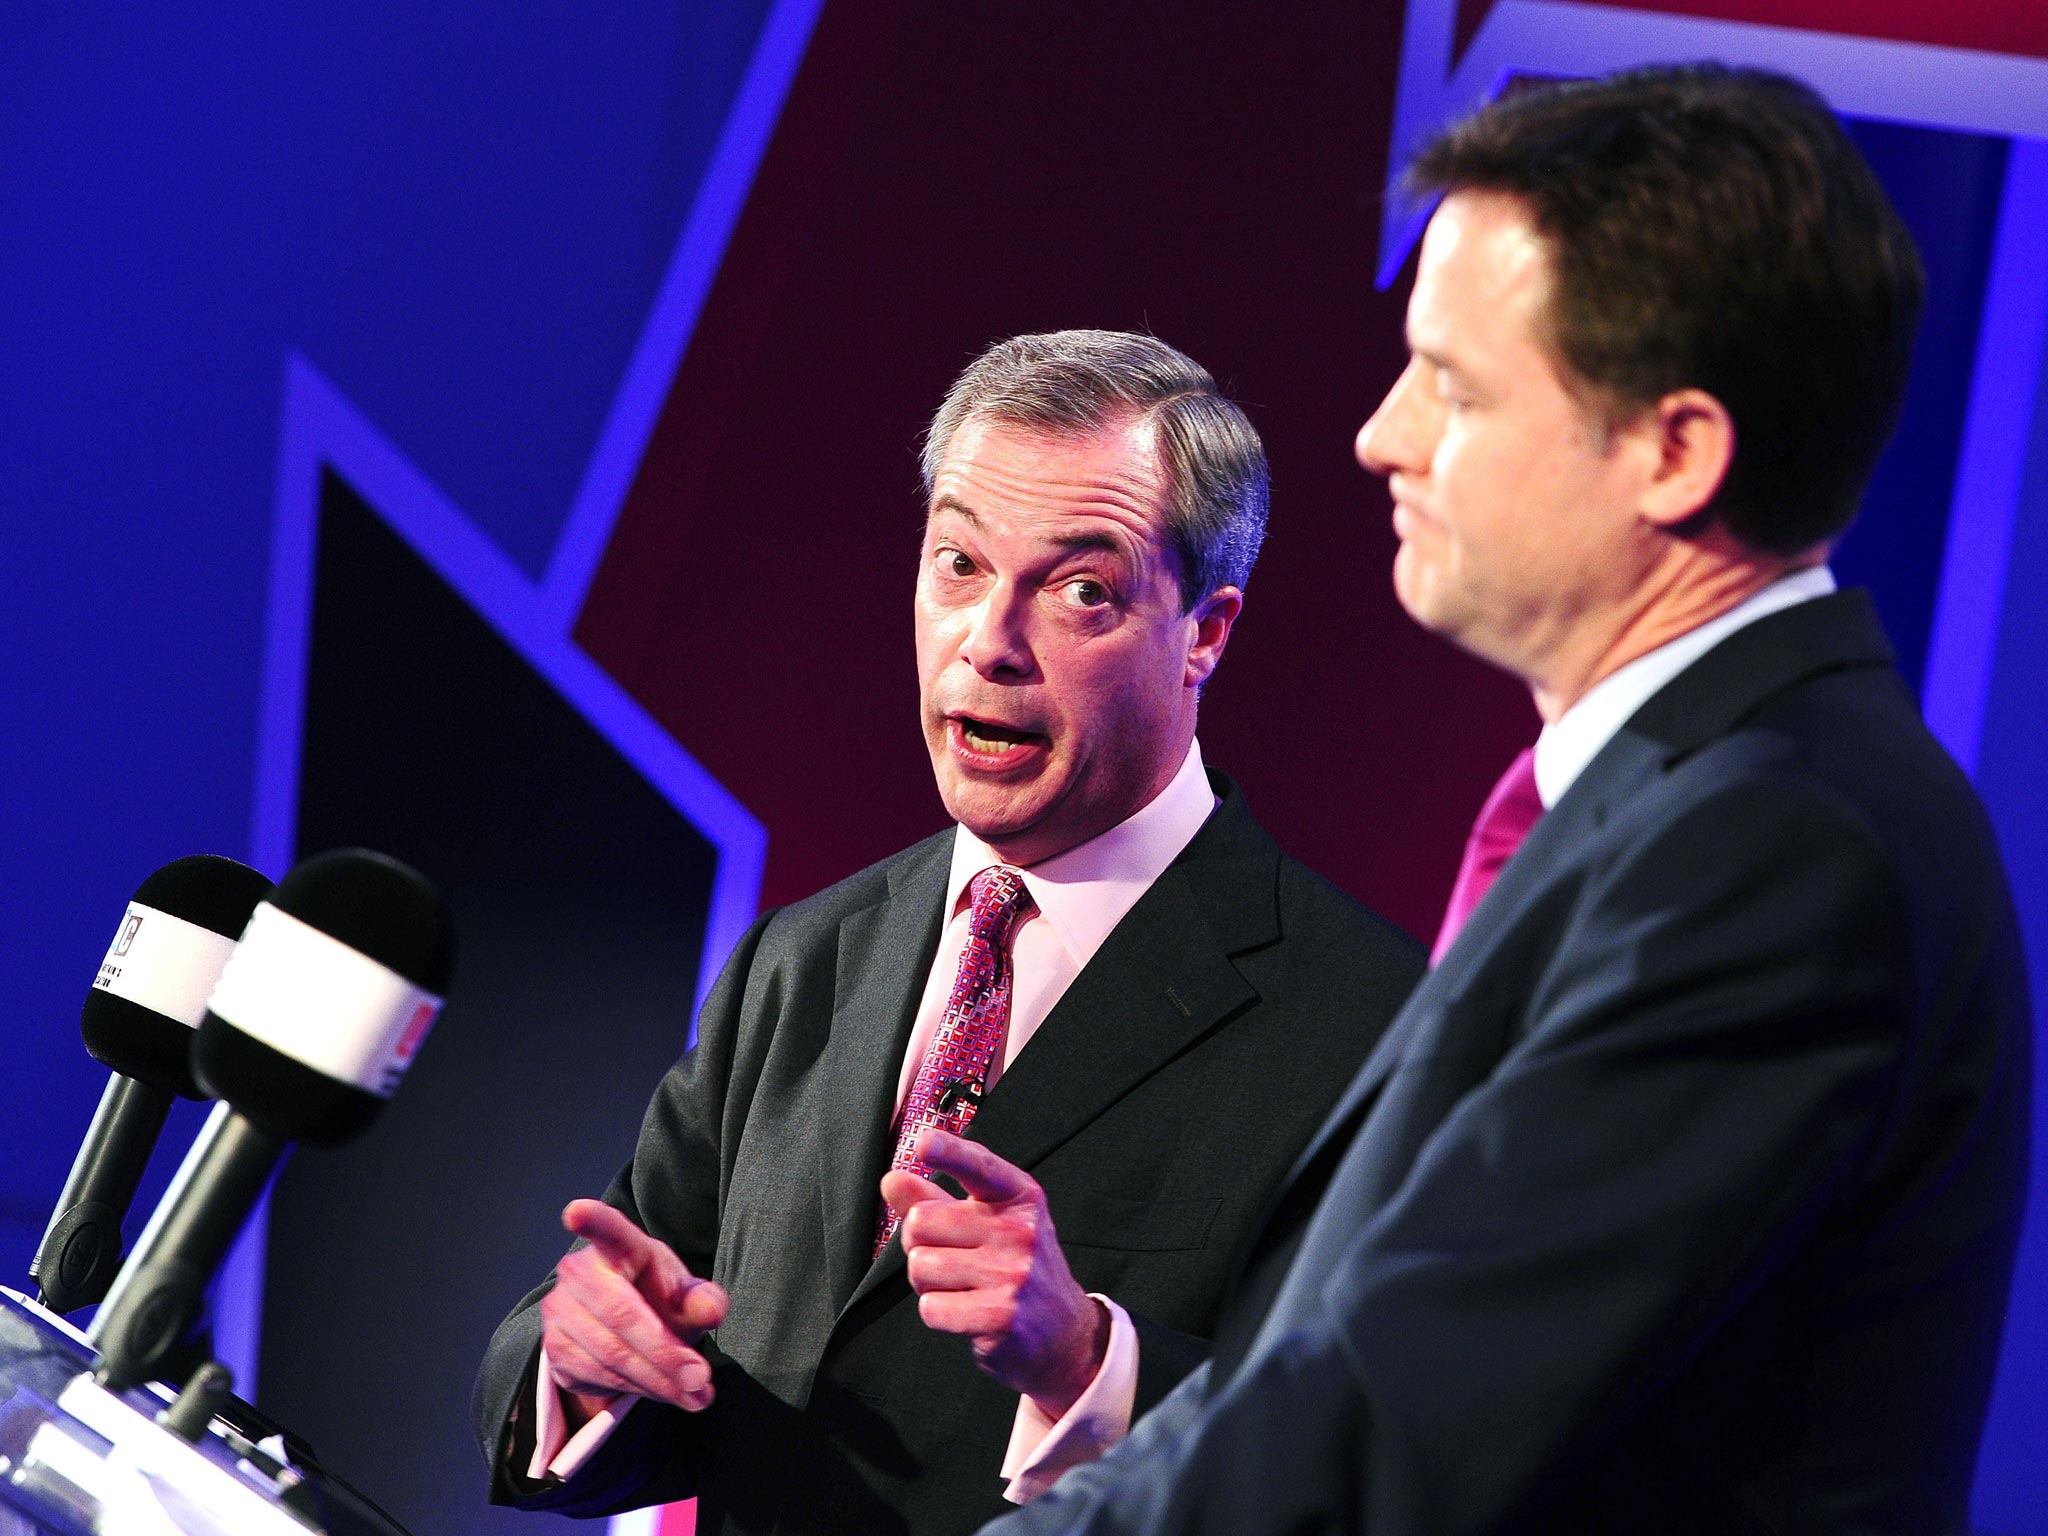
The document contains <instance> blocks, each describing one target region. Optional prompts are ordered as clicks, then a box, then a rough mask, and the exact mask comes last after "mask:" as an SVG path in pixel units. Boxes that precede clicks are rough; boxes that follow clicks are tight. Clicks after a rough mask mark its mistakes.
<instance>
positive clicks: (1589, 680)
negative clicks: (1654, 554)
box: [1525, 527, 1827, 725]
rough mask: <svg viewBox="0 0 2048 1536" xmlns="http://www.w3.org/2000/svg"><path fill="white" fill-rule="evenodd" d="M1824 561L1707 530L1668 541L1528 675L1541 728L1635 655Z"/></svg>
mask: <svg viewBox="0 0 2048 1536" xmlns="http://www.w3.org/2000/svg"><path fill="white" fill-rule="evenodd" d="M1826 557H1827V549H1826V548H1825V546H1822V547H1819V548H1815V549H1811V550H1805V551H1801V552H1800V553H1798V554H1793V555H1768V554H1764V553H1761V552H1760V551H1757V550H1753V549H1750V548H1748V547H1747V546H1745V545H1743V544H1741V543H1740V542H1738V541H1737V540H1736V539H1734V538H1733V537H1732V536H1731V535H1729V534H1728V533H1727V532H1726V531H1725V530H1723V529H1721V528H1719V527H1713V528H1709V529H1708V530H1706V531H1705V532H1704V533H1702V534H1700V535H1698V536H1697V537H1695V538H1693V539H1689V540H1680V539H1676V538H1674V539H1672V540H1671V542H1670V544H1669V546H1668V547H1667V549H1666V551H1665V553H1664V556H1663V558H1661V559H1659V560H1658V561H1657V562H1656V563H1655V564H1654V565H1653V566H1652V567H1651V568H1650V570H1649V571H1648V573H1646V575H1645V577H1644V579H1643V580H1641V581H1639V582H1638V583H1636V585H1635V587H1634V588H1633V589H1632V590H1631V592H1630V593H1629V594H1628V597H1627V598H1626V600H1625V601H1623V602H1622V603H1619V604H1617V605H1615V607H1614V608H1613V609H1612V610H1611V611H1610V612H1609V614H1608V615H1607V621H1606V622H1605V623H1601V624H1583V625H1580V626H1578V627H1577V628H1576V629H1575V631H1574V632H1573V636H1572V638H1573V639H1574V640H1575V641H1577V642H1578V643H1577V644H1574V645H1570V646H1567V647H1561V648H1560V650H1559V652H1558V654H1557V655H1556V656H1555V657H1554V658H1552V660H1551V662H1550V664H1549V665H1547V666H1546V667H1545V668H1544V669H1543V672H1542V675H1541V676H1528V677H1526V678H1525V680H1526V681H1527V682H1528V684H1529V692H1530V694H1531V695H1532V696H1533V697H1534V698H1535V701H1536V712H1537V713H1538V714H1539V715H1541V716H1542V717H1543V721H1544V723H1545V724H1546V725H1551V724H1555V723H1556V722H1557V721H1558V720H1559V719H1560V718H1562V717H1563V715H1564V713H1565V711H1566V710H1568V709H1570V708H1571V707H1572V706H1573V705H1574V704H1576V703H1578V701H1579V700H1580V699H1583V698H1584V697H1585V696H1586V695H1587V694H1588V693H1589V692H1590V691H1591V690H1592V689H1593V686H1594V685H1595V684H1596V683H1598V682H1600V681H1601V679H1603V678H1606V677H1609V676H1611V675H1613V674H1614V673H1616V672H1618V671H1620V670H1621V669H1622V668H1623V667H1625V666H1627V665H1628V664H1629V663H1630V662H1632V661H1634V660H1635V659H1636V658H1637V657H1639V656H1647V655H1648V654H1649V653H1650V652H1651V651H1654V650H1656V649H1657V648H1658V647H1659V646H1662V645H1667V644H1669V643H1670V642H1671V641H1673V640H1676V639H1677V638H1678V637H1679V636H1680V635H1683V634H1688V633H1690V632H1691V631H1692V630H1695V629H1698V628H1699V627H1700V626H1701V625H1702V624H1705V623H1707V622H1708V621H1709V620H1712V619H1716V618H1719V617H1720V616H1721V615H1722V614H1724V613H1726V612H1728V610H1729V609H1731V608H1735V607H1738V606H1740V605H1741V604H1743V603H1745V602H1747V601H1748V600H1749V599H1750V598H1752V597H1754V596H1755V595H1756V594H1757V593H1759V592H1761V591H1762V590H1763V589H1764V588H1765V587H1768V586H1769V585H1770V584H1771V583H1772V582H1774V581H1776V580H1778V579H1779V578H1780V577H1782V576H1785V575H1788V574H1790V573H1791V572H1793V571H1796V570H1800V569H1802V568H1804V567H1806V566H1810V565H1817V564H1818V563H1819V562H1820V561H1822V560H1824V559H1825V558H1826Z"/></svg>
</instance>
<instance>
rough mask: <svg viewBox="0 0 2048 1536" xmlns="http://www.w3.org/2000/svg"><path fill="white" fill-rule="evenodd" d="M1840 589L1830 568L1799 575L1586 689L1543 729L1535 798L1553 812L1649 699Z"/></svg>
mask: <svg viewBox="0 0 2048 1536" xmlns="http://www.w3.org/2000/svg"><path fill="white" fill-rule="evenodd" d="M1834 590H1835V577H1834V573H1833V572H1832V571H1830V570H1829V569H1828V568H1827V567H1826V566H1825V565H1810V566H1807V567H1806V568H1805V569H1803V570H1797V571H1793V572H1792V573H1791V574H1790V575H1786V576H1780V577H1779V578H1778V579H1777V580H1776V581H1774V582H1772V583H1771V584H1770V585H1769V586H1767V587H1765V588H1764V589H1763V590H1762V591H1759V592H1753V593H1751V594H1750V595H1749V597H1747V598H1745V599H1744V600H1743V601H1742V602H1739V603H1737V604H1736V605H1735V606H1734V607H1733V608H1730V609H1729V610H1728V611H1727V612H1726V613H1723V614H1717V615H1715V616H1714V617H1713V618H1711V619H1709V620H1707V622H1706V623H1704V624H1702V625H1700V627H1699V628H1698V629H1689V630H1687V631H1686V632H1685V633H1684V634H1682V635H1680V636H1679V637H1678V638H1677V639H1676V640H1667V641H1666V642H1665V643H1664V644H1662V645H1660V646H1658V647H1657V649H1655V650H1654V651H1645V652H1644V653H1643V654H1642V655H1640V656H1638V657H1637V658H1636V659H1635V660H1634V661H1632V662H1630V663H1629V664H1628V665H1627V666H1625V667H1620V668H1617V669H1616V670H1615V671H1613V672H1610V673H1609V674H1608V675H1607V676H1605V677H1603V678H1601V679H1600V681H1599V682H1597V683H1595V684H1594V685H1593V686H1592V687H1591V688H1589V689H1587V690H1586V696H1585V697H1584V698H1582V699H1580V700H1579V701H1578V703H1576V704H1574V705H1573V706H1572V707H1571V708H1570V709H1568V710H1566V711H1565V712H1564V713H1563V714H1562V715H1561V716H1559V717H1558V719H1557V720H1556V721H1555V722H1554V723H1552V724H1550V725H1546V726H1545V727H1543V733H1542V734H1541V735H1540V736H1538V737H1537V738H1536V793H1537V794H1538V795H1540V796H1542V798H1543V808H1544V809H1545V810H1546V811H1547V810H1549V809H1550V808H1551V807H1552V806H1553V805H1555V804H1557V802H1558V801H1560V800H1562V799H1563V798H1564V793H1565V791H1566V790H1568V789H1570V788H1571V787H1572V784H1573V783H1574V782H1575V781H1576V780H1577V779H1578V776H1579V775H1580V774H1581V773H1583V772H1584V771H1585V768H1586V765H1587V764H1588V763H1590V762H1592V761H1593V759H1594V758H1596V757H1598V756H1599V755H1600V749H1601V748H1602V747H1604V746H1606V745H1607V743H1608V742H1610V741H1611V740H1613V739H1614V733H1615V732H1616V731H1618V730H1620V729H1621V728H1622V726H1623V725H1625V724H1627V723H1628V718H1629V716H1630V715H1633V714H1634V713H1635V712H1636V711H1637V710H1638V709H1640V708H1642V707H1643V705H1644V704H1646V703H1648V702H1649V700H1650V696H1651V695H1652V694H1654V693H1656V692H1657V690H1658V689H1660V688H1662V687H1663V686H1664V685H1665V684H1666V683H1668V682H1670V681H1671V680H1672V679H1673V678H1674V677H1676V676H1678V674H1679V673H1681V672H1683V671H1684V670H1685V669H1686V668H1687V667H1689V666H1691V665H1692V664H1693V663H1694V662H1696V661H1698V660H1699V659H1700V658H1701V657H1702V656H1704V655H1706V654H1707V652H1708V651H1711V650H1712V649H1713V648H1714V647H1715V646H1717V645H1719V644H1720V643H1721V642H1722V641H1723V640H1725V639H1727V638H1728V637H1729V636H1730V635H1732V634H1734V633H1735V631H1737V630H1738V629H1741V628H1743V627H1744V626H1745V625H1749V624H1754V623H1755V622H1756V621H1757V620H1758V619H1760V618H1762V617H1763V616H1764V615H1765V614H1767V613H1776V612H1777V611H1778V610H1779V609H1781V608H1790V607H1792V606H1793V605H1794V604H1795V603H1804V602H1810V601H1812V600H1813V599H1814V598H1816V597H1826V596H1827V595H1828V593H1830V592H1832V591H1834Z"/></svg>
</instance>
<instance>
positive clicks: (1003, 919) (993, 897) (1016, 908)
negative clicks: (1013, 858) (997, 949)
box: [967, 864, 1031, 946]
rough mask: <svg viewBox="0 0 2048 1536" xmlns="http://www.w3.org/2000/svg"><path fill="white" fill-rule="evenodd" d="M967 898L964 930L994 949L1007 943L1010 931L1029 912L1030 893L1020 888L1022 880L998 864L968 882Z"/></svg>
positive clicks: (1010, 870)
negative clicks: (965, 928)
mask: <svg viewBox="0 0 2048 1536" xmlns="http://www.w3.org/2000/svg"><path fill="white" fill-rule="evenodd" d="M967 897H968V901H969V902H970V903H971V905H970V909H969V912H968V917H967V931H968V932H969V933H971V934H973V935H974V937H976V938H977V939H981V940H984V941H985V942H987V943H990V944H995V945H998V946H1000V945H1004V944H1007V943H1008V942H1009V938H1010V930H1011V929H1012V928H1013V927H1015V926H1016V924H1017V920H1018V919H1019V918H1021V917H1022V916H1023V915H1024V914H1025V913H1026V912H1028V911H1030V910H1031V893H1030V892H1028V891H1026V890H1025V889H1024V877H1023V876H1022V875H1020V874H1018V873H1017V871H1016V870H1014V869H1009V868H1006V867H1004V866H1003V865H1001V864H992V865H990V866H989V867H988V868H987V869H984V870H983V871H982V872H981V873H980V874H978V875H976V876H975V877H974V878H973V879H972V880H970V881H968V882H967Z"/></svg>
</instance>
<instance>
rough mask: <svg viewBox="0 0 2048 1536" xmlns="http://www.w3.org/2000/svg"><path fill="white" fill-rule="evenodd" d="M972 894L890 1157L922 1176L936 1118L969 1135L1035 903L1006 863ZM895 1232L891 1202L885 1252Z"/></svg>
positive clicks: (879, 1244)
mask: <svg viewBox="0 0 2048 1536" xmlns="http://www.w3.org/2000/svg"><path fill="white" fill-rule="evenodd" d="M967 893H968V897H969V900H970V903H971V905H970V907H969V910H968V917H967V943H966V945H965V947H963V948H962V949H961V951H960V970H959V973H958V974H957V975H955V976H954V978H953V993H952V996H951V997H949V998H948V999H947V1000H946V1011H945V1013H944V1014H942V1015H941V1016H940V1018H939V1027H938V1028H937V1029H936V1030H934V1031H933V1032H932V1043H931V1044H930V1045H928V1046H926V1047H925V1052H924V1060H923V1061H922V1062H920V1063H919V1064H918V1068H917V1076H916V1077H915V1078H913V1079H911V1083H910V1095H909V1097H908V1098H906V1099H904V1101H903V1119H902V1122H901V1124H900V1126H899V1128H898V1130H897V1132H896V1156H895V1157H894V1158H893V1159H891V1161H890V1163H889V1166H890V1167H891V1168H892V1169H894V1168H902V1169H905V1170H906V1171H908V1172H910V1173H914V1174H917V1175H918V1176H919V1177H920V1178H922V1177H926V1176H929V1175H930V1173H931V1169H930V1168H929V1167H927V1166H926V1165H925V1164H923V1163H921V1162H919V1161H918V1160H917V1138H918V1135H919V1133H920V1132H922V1131H923V1130H924V1129H925V1128H926V1127H927V1126H934V1125H936V1126H942V1127H944V1128H945V1129H946V1130H949V1131H951V1132H952V1133H953V1134H954V1135H955V1136H964V1135H966V1134H967V1127H968V1124H969V1123H970V1122H971V1121H972V1120H973V1119H974V1112H975V1111H976V1110H977V1109H979V1108H980V1107H981V1090H982V1086H983V1085H984V1084H985V1083H986V1082H987V1081H988V1068H989V1063H990V1062H992V1061H994V1060H995V1055H996V1052H997V1051H999V1050H1001V1049H1002V1045H1003V1036H1004V1035H1006V1034H1007V1033H1009V1029H1010V975H1011V965H1010V936H1011V934H1012V933H1014V932H1015V931H1016V927H1017V924H1018V923H1019V922H1021V921H1022V920H1023V919H1024V917H1025V915H1026V914H1027V913H1029V912H1030V911H1031V910H1032V902H1031V897H1030V894H1029V893H1028V892H1026V891H1025V889H1024V877H1023V876H1022V875H1020V874H1018V873H1017V871H1016V870H1014V869H1005V868H1004V867H1003V866H1002V865H1000V864H996V865H992V866H991V867H989V868H988V869H984V870H983V871H982V872H981V873H980V874H978V875H976V876H975V877H974V878H973V879H972V880H971V881H969V882H968V885H967ZM895 1231H896V1215H895V1213H894V1212H893V1211H891V1210H890V1209H889V1206H888V1203H887V1202H886V1201H885V1202H884V1203H883V1205H882V1210H881V1215H880V1219H879V1220H878V1221H877V1222H876V1226H875V1253H876V1254H877V1255H878V1256H879V1255H880V1253H881V1251H882V1250H883V1249H884V1248H886V1247H887V1246H888V1244H889V1239H890V1237H891V1236H893V1235H894V1233H895Z"/></svg>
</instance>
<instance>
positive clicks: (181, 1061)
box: [28, 853, 270, 1312]
mask: <svg viewBox="0 0 2048 1536" xmlns="http://www.w3.org/2000/svg"><path fill="white" fill-rule="evenodd" d="M269 890H270V880H269V877H268V876H265V875H262V874H259V873H258V872H257V871H255V870H253V869H251V868H250V867H249V866H248V865H246V864H237V863H236V862H235V861H234V860H233V859H223V858H218V857H216V856H214V855H212V854H204V853H202V854H197V855H195V856H193V857H192V858H189V859H178V860H176V861H175V862H173V863H170V864H166V865H165V866H164V867H163V868H162V869H159V870H158V871H157V872H156V873H155V874H153V875H151V876H150V877H149V878H148V879H147V880H145V881H143V882H142V884H141V885H140V886H139V887H137V889H136V892H135V896H134V899H133V900H131V901H130V902H129V903H128V910H127V911H126V912H125V913H123V914H122V917H121V926H120V927H119V928H118V929H116V930H115V932H114V941H113V943H112V944H110V945H108V946H107V956H106V959H104V960H103V961H101V962H100V969H99V974H98V975H97V976H95V977H94V978H93V983H92V989H91V990H90V991H89V992H87V993H86V995H85V1008H84V1010H83V1012H82V1013H81V1014H80V1017H79V1027H80V1029H81V1031H82V1032H83V1034H84V1036H85V1048H86V1049H87V1050H88V1051H90V1052H91V1053H92V1056H93V1059H94V1060H96V1061H98V1062H100V1063H102V1064H103V1065H105V1066H107V1067H110V1068H112V1069H113V1070H112V1072H111V1074H110V1075H109V1076H108V1078H107V1087H106V1091H105V1093H103V1094H102V1095H101V1097H100V1106H99V1109H98V1110H97V1112H95V1113H94V1115H93V1117H92V1125H91V1127H90V1128H89V1129H88V1130H87V1131H86V1133H85V1141H84V1143H83V1144H82V1145H81V1146H80V1147H79V1149H78V1157H77V1159H76V1161H74V1162H73V1163H72V1165H71V1174H70V1177H69V1178H67V1179H66V1180H65V1181H64V1193H63V1194H62V1195H60V1196H59V1197H58V1199H57V1209H56V1210H55V1212H53V1213H52V1215H51V1217H50V1225H49V1227H48V1228H47V1230H45V1231H44V1233H43V1240H42V1242H41V1244H40V1245H39V1246H38V1247H37V1249H36V1256H35V1258H34V1259H33V1260H32V1261H31V1262H30V1264H29V1269H28V1273H29V1278H30V1279H31V1280H33V1281H35V1283H36V1286H37V1288H38V1298H39V1299H40V1300H41V1301H42V1303H43V1305H44V1306H46V1307H49V1308H50V1309H51V1310H52V1311H54V1312H73V1311H76V1310H77V1309H78V1308H80V1307H87V1306H91V1305H92V1304H93V1303H94V1302H96V1301H98V1300H100V1298H102V1297H103V1296H105V1295H106V1294H107V1287H108V1285H109V1284H111V1283H112V1281H113V1278H114V1273H115V1271H116V1270H118V1269H119V1268H120V1267H121V1219H122V1217H124V1216H126V1215H127V1213H128V1206H129V1203H130V1202H131V1201H133V1200H134V1198H135V1190H136V1188H137V1186H138V1185H140V1184H141V1182H142V1174H143V1170H144V1169H145V1168H146V1167H148V1165H149V1155H150V1153H151V1152H152V1151H154V1150H155V1148H156V1142H157V1137H158V1136H159V1135H160V1134H161V1133H162V1131H163V1127H164V1120H165V1118H166V1117H167V1116H168V1115H169V1114H170V1112H171V1098H172V1096H173V1095H182V1096H183V1097H185V1098H188V1099H197V1098H201V1097H204V1095H203V1094H202V1093H201V1091H200V1088H199V1085H198V1084H197V1083H196V1082H194V1081H193V1079H192V1066H191V1059H192V1032H193V1030H194V1029H196V1028H197V1027H198V1025H199V1021H200V1019H201V1018H203V1017H204V1016H205V1013H206V998H207V994H208V993H210V992H211V991H212V990H213V984H214V983H215V982H216V981H218V980H219V979H220V974H221V971H222V969H223V968H224V967H225V966H226V965H227V962H228V956H230V955H231V954H233V953H234V949H235V935H236V934H238V933H240V932H241V931H242V929H243V927H244V926H245V925H246V924H247V923H248V921H249V914H250V913H251V912H252V911H254V910H255V907H256V903H257V902H259V901H261V900H262V899H263V897H264V895H265V894H266V893H267V892H268V891H269Z"/></svg>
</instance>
